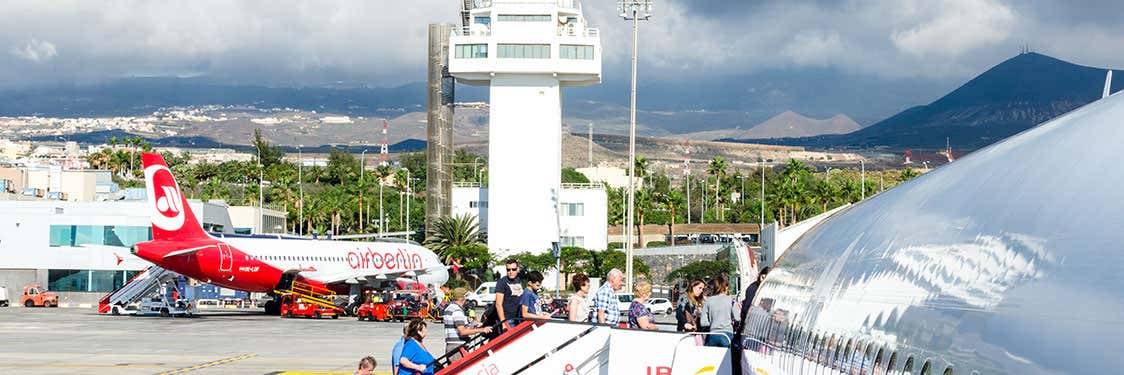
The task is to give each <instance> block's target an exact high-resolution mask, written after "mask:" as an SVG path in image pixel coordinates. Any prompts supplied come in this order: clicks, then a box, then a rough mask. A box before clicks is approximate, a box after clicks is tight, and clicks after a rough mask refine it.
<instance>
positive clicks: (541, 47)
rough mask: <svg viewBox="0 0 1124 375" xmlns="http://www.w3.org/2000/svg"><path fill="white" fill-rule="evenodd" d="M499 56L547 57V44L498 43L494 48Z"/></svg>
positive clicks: (548, 48)
mask: <svg viewBox="0 0 1124 375" xmlns="http://www.w3.org/2000/svg"><path fill="white" fill-rule="evenodd" d="M496 54H497V55H498V56H499V57H500V58H516V59H549V58H550V45H549V44H500V45H498V46H497V48H496Z"/></svg>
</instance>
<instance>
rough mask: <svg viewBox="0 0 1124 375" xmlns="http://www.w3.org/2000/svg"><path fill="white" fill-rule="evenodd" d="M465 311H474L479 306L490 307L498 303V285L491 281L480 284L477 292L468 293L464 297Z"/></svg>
mask: <svg viewBox="0 0 1124 375" xmlns="http://www.w3.org/2000/svg"><path fill="white" fill-rule="evenodd" d="M464 299H465V307H464V308H465V309H469V310H471V309H474V308H476V307H477V306H488V305H490V304H493V303H496V283H495V282H494V281H489V282H486V283H483V284H480V287H479V288H476V290H475V291H472V292H468V293H466V294H465V296H464Z"/></svg>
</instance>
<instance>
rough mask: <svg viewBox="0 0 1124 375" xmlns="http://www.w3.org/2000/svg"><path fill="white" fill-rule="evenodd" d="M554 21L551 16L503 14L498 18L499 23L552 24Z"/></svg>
mask: <svg viewBox="0 0 1124 375" xmlns="http://www.w3.org/2000/svg"><path fill="white" fill-rule="evenodd" d="M552 19H554V17H551V16H550V15H549V14H501V15H499V16H498V17H496V21H499V22H550V20H552Z"/></svg>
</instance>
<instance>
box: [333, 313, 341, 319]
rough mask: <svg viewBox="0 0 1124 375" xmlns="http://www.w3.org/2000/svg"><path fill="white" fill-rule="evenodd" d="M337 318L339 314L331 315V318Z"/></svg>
mask: <svg viewBox="0 0 1124 375" xmlns="http://www.w3.org/2000/svg"><path fill="white" fill-rule="evenodd" d="M339 318H340V314H336V315H332V319H339Z"/></svg>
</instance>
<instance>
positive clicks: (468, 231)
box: [425, 214, 484, 262]
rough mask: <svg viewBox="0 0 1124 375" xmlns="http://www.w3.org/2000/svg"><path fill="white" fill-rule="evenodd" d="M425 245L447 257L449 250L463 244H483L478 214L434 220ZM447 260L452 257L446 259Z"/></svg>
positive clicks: (427, 233)
mask: <svg viewBox="0 0 1124 375" xmlns="http://www.w3.org/2000/svg"><path fill="white" fill-rule="evenodd" d="M425 245H426V246H427V247H429V248H430V249H431V250H433V252H435V253H437V254H438V255H439V256H443V257H447V256H448V255H449V254H448V252H447V250H449V249H451V248H454V247H461V246H482V245H484V241H483V240H482V236H481V233H480V225H479V224H477V222H476V216H473V215H469V214H463V215H455V216H444V217H440V218H437V220H434V221H433V225H432V226H430V228H428V230H427V232H426V238H425ZM445 260H446V262H448V261H449V260H452V259H445Z"/></svg>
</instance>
